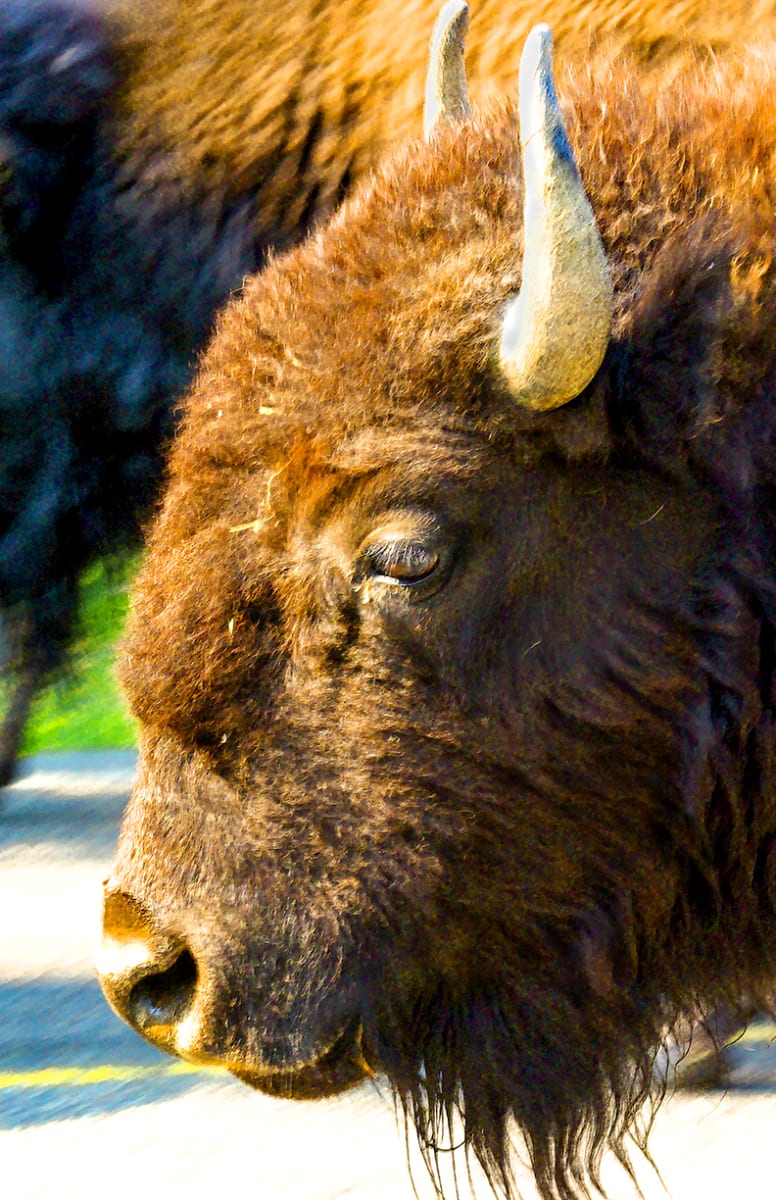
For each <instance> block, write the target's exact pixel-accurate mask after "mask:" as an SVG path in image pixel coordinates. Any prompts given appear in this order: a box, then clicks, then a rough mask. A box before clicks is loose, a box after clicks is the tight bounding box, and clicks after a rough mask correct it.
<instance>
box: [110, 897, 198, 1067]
mask: <svg viewBox="0 0 776 1200" xmlns="http://www.w3.org/2000/svg"><path fill="white" fill-rule="evenodd" d="M96 966H97V973H98V975H99V979H100V985H101V986H102V990H103V991H104V993H105V995H106V997H107V999H108V1001H109V1003H110V1004H111V1006H112V1007H113V1008H114V1009H115V1010H116V1012H117V1013H118V1014H119V1016H120V1017H122V1018H123V1019H124V1020H125V1021H126V1022H127V1023H128V1024H129V1025H131V1026H133V1028H134V1029H136V1030H137V1031H138V1033H141V1034H142V1035H143V1037H145V1038H147V1039H148V1040H149V1041H150V1042H153V1043H154V1044H155V1045H156V1046H159V1048H160V1049H162V1050H167V1051H169V1052H170V1053H172V1054H175V1053H178V1051H179V1046H180V1030H181V1026H182V1024H183V1022H184V1021H185V1019H186V1016H187V1015H188V1014H189V1012H190V1010H191V1008H192V1006H193V1002H194V997H195V994H196V990H197V974H198V973H197V964H196V962H195V960H194V957H193V955H192V953H191V951H190V950H189V948H188V947H187V945H186V944H185V942H184V941H183V939H182V938H179V937H176V936H174V935H173V934H170V933H168V932H167V931H165V930H162V929H160V928H159V926H158V925H157V924H155V922H154V921H153V920H152V918H151V917H150V916H149V914H148V912H147V911H146V909H145V908H144V906H143V905H142V904H140V903H139V902H138V901H137V900H135V899H134V898H133V897H132V896H128V895H127V894H126V893H124V892H119V891H114V892H108V893H107V894H106V896H105V902H104V908H103V938H102V943H101V945H100V948H99V950H98V952H97V955H96Z"/></svg>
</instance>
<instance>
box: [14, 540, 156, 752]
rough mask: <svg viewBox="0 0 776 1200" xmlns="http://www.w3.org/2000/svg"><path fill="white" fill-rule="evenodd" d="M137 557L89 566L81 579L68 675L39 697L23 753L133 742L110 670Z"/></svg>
mask: <svg viewBox="0 0 776 1200" xmlns="http://www.w3.org/2000/svg"><path fill="white" fill-rule="evenodd" d="M136 567H137V558H136V557H135V556H126V557H124V558H121V559H112V560H110V561H106V562H100V563H96V564H95V565H94V566H92V567H90V568H89V570H88V571H87V572H86V574H85V575H84V577H83V579H82V581H81V610H80V611H81V620H80V629H79V634H78V636H77V638H76V641H75V643H74V646H73V655H72V658H71V659H70V662H69V665H68V670H67V672H66V674H65V675H64V676H63V677H62V678H61V679H58V680H57V681H56V682H55V683H53V684H52V685H51V687H49V688H48V689H47V690H46V691H44V692H42V693H41V694H40V696H38V697H37V699H36V700H35V702H34V704H33V709H32V713H31V716H30V720H29V722H28V724H27V728H26V730H25V734H24V741H23V743H22V754H37V753H39V752H40V751H43V750H97V749H109V748H115V749H127V748H130V747H132V746H134V745H135V744H136V734H135V728H134V726H133V724H132V721H131V719H130V717H129V714H128V713H127V709H126V705H125V704H124V700H123V697H122V695H121V692H120V689H119V686H118V683H117V681H116V677H115V673H114V662H115V645H116V641H117V639H118V638H119V637H120V635H121V633H122V631H123V628H124V622H125V618H126V615H127V608H128V601H127V588H128V586H129V583H130V581H131V579H132V577H133V575H134V572H135V570H136Z"/></svg>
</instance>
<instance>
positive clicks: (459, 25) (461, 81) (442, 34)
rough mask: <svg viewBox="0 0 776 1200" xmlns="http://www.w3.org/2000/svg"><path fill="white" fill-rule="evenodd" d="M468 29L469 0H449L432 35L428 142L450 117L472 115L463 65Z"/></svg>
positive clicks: (425, 127)
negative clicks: (467, 0)
mask: <svg viewBox="0 0 776 1200" xmlns="http://www.w3.org/2000/svg"><path fill="white" fill-rule="evenodd" d="M468 28H469V5H468V3H467V2H466V0H446V3H445V4H444V5H443V6H442V9H441V11H440V13H439V16H438V17H437V19H436V22H435V23H434V30H433V33H432V34H431V47H430V55H429V70H428V75H427V78H426V102H425V109H424V115H423V130H424V134H425V137H426V141H429V140H430V139H431V138H432V137H433V135H434V133H435V132H436V130H437V129H438V128H439V126H440V125H441V124H442V123H443V122H445V121H448V120H455V119H458V120H460V119H462V118H465V117H467V116H468V115H469V113H470V108H469V100H468V95H467V89H466V75H465V71H464V67H463V53H464V40H465V38H466V33H467V30H468Z"/></svg>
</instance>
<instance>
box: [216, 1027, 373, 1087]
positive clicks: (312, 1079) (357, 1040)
mask: <svg viewBox="0 0 776 1200" xmlns="http://www.w3.org/2000/svg"><path fill="white" fill-rule="evenodd" d="M229 1070H230V1071H231V1072H232V1074H233V1075H234V1076H235V1078H237V1079H239V1080H240V1082H241V1083H247V1084H248V1085H249V1086H250V1087H253V1088H257V1089H258V1090H259V1091H262V1092H266V1093H268V1094H269V1095H271V1096H280V1097H283V1098H285V1099H288V1100H319V1099H323V1098H324V1097H326V1096H334V1095H336V1094H337V1093H338V1092H344V1091H346V1090H347V1089H348V1088H352V1087H356V1086H357V1085H358V1084H359V1083H363V1081H364V1080H365V1079H374V1077H375V1075H376V1071H375V1070H374V1069H373V1068H372V1067H371V1066H370V1065H369V1063H368V1061H367V1058H366V1055H365V1052H364V1046H363V1029H362V1025H361V1021H360V1020H358V1019H355V1020H354V1021H352V1022H351V1023H350V1024H349V1025H348V1026H346V1028H345V1029H344V1030H343V1032H342V1033H341V1034H340V1035H339V1037H338V1038H337V1039H336V1041H334V1042H333V1043H332V1044H331V1045H330V1046H329V1047H328V1049H327V1050H325V1051H324V1052H323V1053H322V1054H321V1055H320V1056H319V1057H318V1058H316V1059H314V1060H313V1061H312V1062H305V1063H300V1064H298V1065H294V1066H291V1067H286V1068H284V1069H282V1070H279V1071H272V1072H269V1073H267V1072H266V1071H262V1072H257V1071H251V1070H250V1068H249V1067H243V1066H239V1067H237V1066H232V1065H230V1067H229Z"/></svg>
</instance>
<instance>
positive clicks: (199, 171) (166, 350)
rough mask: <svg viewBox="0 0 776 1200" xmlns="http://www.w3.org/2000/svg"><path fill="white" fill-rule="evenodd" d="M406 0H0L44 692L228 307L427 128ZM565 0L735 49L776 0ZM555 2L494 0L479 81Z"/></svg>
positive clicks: (19, 427) (22, 646)
mask: <svg viewBox="0 0 776 1200" xmlns="http://www.w3.org/2000/svg"><path fill="white" fill-rule="evenodd" d="M434 4H435V0H413V2H412V4H404V5H403V7H402V17H403V19H402V21H401V22H397V21H396V19H395V15H394V11H393V6H392V5H391V4H390V3H389V2H388V0H324V2H323V3H321V2H319V0H315V2H313V0H304V2H302V0H294V2H293V3H291V2H290V0H263V2H262V3H256V2H254V0H186V2H185V3H182V2H181V0H154V2H153V3H144V2H143V0H94V2H93V3H91V4H89V3H87V2H86V0H4V3H3V4H2V5H1V6H0V269H1V271H2V276H1V278H0V305H2V314H3V317H2V326H3V335H2V336H3V355H2V357H1V358H0V372H1V373H0V414H1V415H2V442H0V612H2V614H3V619H4V624H5V626H6V635H7V636H6V641H7V642H8V643H9V649H8V660H9V663H10V664H11V666H12V667H13V666H15V667H16V668H17V670H18V674H17V683H16V690H15V693H14V695H13V698H12V701H11V704H10V708H9V710H8V712H7V715H6V718H5V723H4V726H3V729H2V732H1V733H0V783H3V782H6V781H7V780H8V779H9V778H10V776H11V773H12V770H13V764H14V760H15V757H16V753H17V749H18V744H19V738H20V736H21V733H22V730H23V727H24V723H25V720H26V716H27V712H28V709H29V704H30V701H31V699H32V697H33V695H34V693H35V691H36V690H37V689H38V687H39V686H40V685H41V683H42V681H43V680H44V679H45V678H46V677H47V676H48V675H50V674H51V672H52V671H54V670H55V669H56V668H57V667H58V666H59V665H60V664H61V662H62V661H63V657H64V655H65V652H66V648H67V645H68V642H69V639H70V636H71V632H72V627H73V622H74V620H75V618H76V615H77V580H78V577H79V574H80V572H81V570H82V569H83V567H84V566H85V565H86V564H87V563H88V562H89V561H91V560H92V559H93V558H94V557H95V556H96V555H100V554H104V553H105V552H107V551H110V550H113V549H116V548H117V547H118V546H120V545H122V544H124V543H126V542H127V541H132V540H133V539H135V538H136V537H137V535H138V533H139V529H140V526H141V524H142V523H143V521H144V519H145V516H146V515H147V513H148V511H149V508H150V507H151V505H152V504H153V501H154V497H155V496H156V493H157V488H158V484H159V479H160V477H161V468H162V460H163V455H164V449H165V446H166V443H167V440H168V438H169V436H170V435H171V433H172V429H173V425H174V418H175V411H176V399H177V397H178V395H179V394H180V392H181V391H182V390H183V388H184V387H185V385H186V383H187V382H188V380H189V378H190V375H191V371H192V368H193V364H194V362H195V360H196V357H197V354H198V353H199V351H200V350H201V348H202V347H203V345H204V344H205V341H206V340H207V337H208V336H209V333H210V331H211V325H212V319H213V316H214V313H215V311H216V309H217V308H218V307H219V305H221V304H222V303H223V302H224V301H225V300H226V298H227V297H228V295H229V293H230V292H231V291H233V290H235V289H238V288H239V287H240V285H241V282H242V279H243V277H244V276H245V275H247V274H249V273H250V272H253V271H254V270H255V269H256V268H257V267H259V266H260V265H261V264H262V262H263V260H264V258H265V255H266V253H267V251H268V249H269V248H271V247H280V248H282V247H287V246H289V245H291V244H292V243H293V242H295V241H297V240H299V238H300V237H301V236H302V235H303V234H304V233H305V232H306V231H307V230H308V229H309V228H310V227H311V226H312V225H314V224H315V223H316V222H317V221H319V220H320V219H322V218H323V217H324V216H325V215H326V214H328V213H330V212H331V211H332V210H333V209H334V208H335V207H336V205H337V204H338V203H339V202H340V201H341V200H342V198H343V196H344V195H345V194H346V193H347V192H348V191H349V190H350V188H351V186H352V185H353V183H354V182H355V181H356V180H357V179H359V178H360V177H361V176H363V175H364V174H365V173H366V172H367V170H368V169H369V168H370V167H371V166H372V165H373V164H374V162H375V159H376V157H377V156H378V155H379V154H380V152H381V151H382V149H383V148H384V147H385V146H386V145H387V144H388V143H389V142H390V141H392V140H393V139H394V138H396V137H397V135H399V134H401V133H407V132H409V131H411V130H414V129H415V127H416V123H417V120H418V100H419V97H420V95H421V91H422V83H423V79H422V76H423V67H422V57H423V49H422V46H421V43H420V40H419V39H418V40H416V39H414V38H408V37H407V36H406V29H407V28H408V27H412V26H413V25H418V23H420V22H422V21H423V19H425V18H426V17H427V16H429V21H430V13H431V11H432V9H433V7H434ZM589 7H590V6H589V5H588V4H587V3H583V2H582V0H559V2H558V3H556V4H550V5H549V6H548V9H549V12H548V15H549V16H550V18H551V19H552V20H553V21H555V23H556V28H557V30H558V33H559V34H560V35H561V37H562V40H563V42H564V44H565V45H567V46H572V45H574V44H577V45H586V44H588V43H589V41H590V40H591V38H593V37H594V36H595V35H602V36H603V35H606V36H609V37H610V38H612V39H614V40H615V41H616V43H617V44H618V45H620V44H626V43H627V44H629V45H631V46H633V47H634V48H635V49H636V50H637V51H638V52H639V53H640V54H641V55H642V56H643V57H645V58H649V59H650V60H654V61H662V60H664V59H666V58H668V57H671V56H673V57H674V58H676V56H677V55H678V54H679V42H678V38H677V34H678V33H679V34H681V35H682V36H683V37H687V38H688V39H690V41H691V42H692V43H694V44H695V45H697V46H699V47H700V46H706V45H708V46H710V47H711V48H712V49H719V48H720V47H723V46H724V45H726V44H727V43H728V42H729V41H731V40H732V39H734V38H735V37H736V36H738V32H739V29H740V27H741V24H742V23H743V22H744V21H745V20H748V19H750V18H751V19H757V20H759V21H760V22H761V23H763V22H766V23H770V24H771V25H773V24H774V16H776V3H774V0H759V2H758V3H756V4H755V8H754V10H753V7H752V3H751V0H750V2H749V3H744V2H743V0H737V2H735V3H731V4H729V5H728V6H727V8H726V11H725V13H724V14H720V13H719V12H717V11H711V9H710V8H709V6H708V5H706V4H702V3H698V0H683V2H682V3H680V4H666V3H665V2H664V0H663V2H662V3H658V2H657V0H655V2H653V3H648V4H646V5H642V6H640V7H639V8H638V9H635V8H633V7H632V6H628V7H627V8H626V10H625V11H623V10H622V6H621V4H620V3H619V0H605V2H603V3H601V4H599V5H598V6H597V10H596V14H595V23H594V25H592V26H591V24H590V21H591V17H590V13H589ZM533 8H534V5H533V4H532V3H528V0H515V2H514V3H513V4H511V5H505V4H504V3H503V0H482V3H481V4H480V6H479V12H478V22H477V31H476V35H475V42H474V44H473V46H472V58H473V63H472V66H473V74H474V75H475V76H476V78H477V80H478V82H479V83H480V84H481V85H483V86H484V83H485V81H487V80H490V81H494V82H496V83H498V82H501V83H505V82H506V81H507V79H508V78H509V75H510V73H511V72H512V70H513V69H514V63H515V62H516V53H517V50H516V47H517V46H518V45H519V42H520V39H521V38H522V36H523V35H524V33H525V32H526V31H527V28H528V20H529V16H530V14H531V12H532V10H533Z"/></svg>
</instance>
